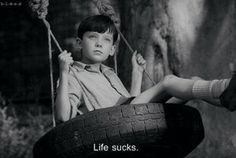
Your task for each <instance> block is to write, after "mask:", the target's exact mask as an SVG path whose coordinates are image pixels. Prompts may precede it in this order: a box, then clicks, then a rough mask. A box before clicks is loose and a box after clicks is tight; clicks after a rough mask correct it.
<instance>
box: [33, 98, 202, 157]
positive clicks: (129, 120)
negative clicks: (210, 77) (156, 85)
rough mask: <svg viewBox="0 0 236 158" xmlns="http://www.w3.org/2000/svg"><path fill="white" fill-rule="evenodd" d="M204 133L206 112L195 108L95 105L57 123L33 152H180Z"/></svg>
mask: <svg viewBox="0 0 236 158" xmlns="http://www.w3.org/2000/svg"><path fill="white" fill-rule="evenodd" d="M203 138H204V128H203V124H202V120H201V116H200V114H199V112H198V111H197V110H196V109H195V108H192V107H189V106H185V105H177V104H161V103H147V104H129V105H121V106H116V107H111V108H105V109H99V110H95V111H92V112H89V113H86V114H83V115H80V116H77V117H76V118H74V119H72V120H69V121H67V122H65V123H62V124H60V125H58V126H56V127H54V128H53V129H52V130H50V131H49V132H48V133H46V134H45V135H44V136H43V137H41V138H40V139H39V140H38V141H37V142H36V144H35V145H34V149H33V155H34V158H42V157H57V158H96V157H103V158H104V157H121V156H122V157H135V158H136V157H137V156H144V157H145V158H146V157H157V156H158V158H160V157H163V158H180V157H184V156H186V155H187V154H189V153H190V152H191V151H192V150H193V149H194V148H195V147H196V146H197V145H198V144H199V143H200V142H201V141H202V140H203ZM104 146H107V148H106V149H105V148H104ZM97 150H100V151H97ZM105 150H107V151H105Z"/></svg>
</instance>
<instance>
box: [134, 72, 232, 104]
mask: <svg viewBox="0 0 236 158" xmlns="http://www.w3.org/2000/svg"><path fill="white" fill-rule="evenodd" d="M235 80H236V79H235ZM229 81H230V79H223V80H213V81H205V80H197V81H196V80H193V79H183V78H179V77H176V76H174V75H168V76H166V77H165V79H164V80H163V81H161V82H159V83H158V84H157V85H155V86H154V87H152V88H150V89H148V90H146V91H144V92H143V93H141V94H140V95H139V96H137V97H136V98H135V99H134V100H133V101H132V102H131V103H132V104H135V103H136V104H137V103H147V102H163V101H166V100H167V99H168V98H170V97H171V96H174V97H177V98H180V99H183V100H190V99H203V100H206V101H208V102H209V103H212V104H215V105H219V104H218V101H217V100H216V99H219V98H220V95H221V94H222V92H223V91H224V90H225V89H226V88H227V87H228V85H229Z"/></svg>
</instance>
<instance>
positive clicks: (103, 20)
mask: <svg viewBox="0 0 236 158" xmlns="http://www.w3.org/2000/svg"><path fill="white" fill-rule="evenodd" d="M107 30H109V32H110V33H113V44H114V43H115V42H116V40H117V38H118V32H117V30H116V28H115V25H114V23H113V21H112V20H111V19H110V18H109V17H108V16H105V15H94V16H90V17H88V18H86V19H84V20H83V21H82V22H81V23H80V25H79V28H78V30H77V35H78V37H79V38H80V39H82V38H83V35H84V33H85V32H88V31H95V32H98V33H105V32H106V31H107Z"/></svg>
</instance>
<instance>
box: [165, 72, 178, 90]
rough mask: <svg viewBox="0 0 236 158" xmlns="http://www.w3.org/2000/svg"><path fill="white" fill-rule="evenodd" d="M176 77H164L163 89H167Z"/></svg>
mask: <svg viewBox="0 0 236 158" xmlns="http://www.w3.org/2000/svg"><path fill="white" fill-rule="evenodd" d="M175 79H176V76H175V75H166V76H165V77H164V80H163V86H164V88H165V89H168V87H169V86H170V85H172V83H173V82H174V81H175Z"/></svg>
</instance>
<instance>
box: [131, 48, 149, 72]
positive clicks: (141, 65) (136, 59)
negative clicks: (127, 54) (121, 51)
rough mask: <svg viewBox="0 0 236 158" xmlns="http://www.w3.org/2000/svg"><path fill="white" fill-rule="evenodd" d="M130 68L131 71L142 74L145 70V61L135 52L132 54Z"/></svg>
mask: <svg viewBox="0 0 236 158" xmlns="http://www.w3.org/2000/svg"><path fill="white" fill-rule="evenodd" d="M132 66H133V70H138V71H139V72H143V71H144V69H146V60H145V59H144V58H143V57H142V55H141V54H139V53H138V54H137V51H135V52H134V53H133V56H132Z"/></svg>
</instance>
